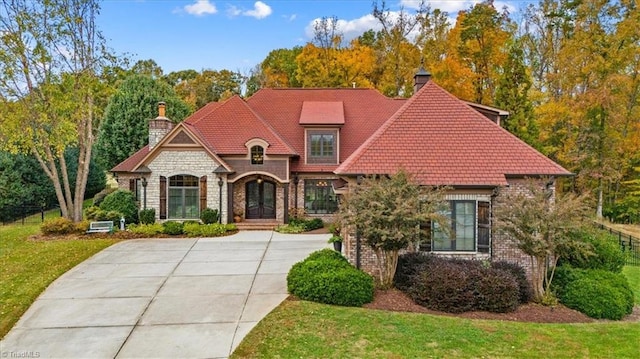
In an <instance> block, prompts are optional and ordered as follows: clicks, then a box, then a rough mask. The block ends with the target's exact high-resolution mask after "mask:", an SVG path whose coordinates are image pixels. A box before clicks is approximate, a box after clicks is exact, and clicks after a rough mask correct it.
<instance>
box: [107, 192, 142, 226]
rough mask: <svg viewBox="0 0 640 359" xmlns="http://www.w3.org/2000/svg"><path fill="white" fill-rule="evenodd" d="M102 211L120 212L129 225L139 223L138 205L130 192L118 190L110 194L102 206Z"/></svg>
mask: <svg viewBox="0 0 640 359" xmlns="http://www.w3.org/2000/svg"><path fill="white" fill-rule="evenodd" d="M100 209H101V210H103V211H116V212H120V213H121V214H122V215H123V216H124V220H125V221H126V222H127V223H138V205H137V203H136V198H135V196H134V195H133V193H131V192H130V191H125V190H117V191H115V192H113V193H111V194H109V195H108V196H107V197H105V199H104V201H102V203H101V204H100Z"/></svg>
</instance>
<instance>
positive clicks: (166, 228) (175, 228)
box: [162, 221, 184, 236]
mask: <svg viewBox="0 0 640 359" xmlns="http://www.w3.org/2000/svg"><path fill="white" fill-rule="evenodd" d="M162 228H163V230H162V231H163V232H164V234H169V235H172V236H175V235H180V234H183V233H184V225H183V224H182V223H181V222H175V221H167V222H164V223H162Z"/></svg>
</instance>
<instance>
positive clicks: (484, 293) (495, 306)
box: [473, 268, 520, 313]
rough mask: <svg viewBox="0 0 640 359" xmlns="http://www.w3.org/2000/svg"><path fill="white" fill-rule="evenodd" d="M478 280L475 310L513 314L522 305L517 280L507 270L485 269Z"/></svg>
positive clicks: (475, 292) (475, 285)
mask: <svg viewBox="0 0 640 359" xmlns="http://www.w3.org/2000/svg"><path fill="white" fill-rule="evenodd" d="M481 272H482V273H481V276H480V277H479V278H477V279H476V282H475V283H474V285H473V287H474V288H475V290H474V294H475V297H476V298H475V308H477V309H479V310H485V311H488V312H494V313H506V312H513V311H514V310H516V309H517V308H518V304H519V303H520V300H519V299H520V291H519V286H518V282H517V280H516V278H515V277H514V276H513V275H512V274H511V273H510V272H507V271H505V270H501V269H495V268H484V269H483V270H482V271H481Z"/></svg>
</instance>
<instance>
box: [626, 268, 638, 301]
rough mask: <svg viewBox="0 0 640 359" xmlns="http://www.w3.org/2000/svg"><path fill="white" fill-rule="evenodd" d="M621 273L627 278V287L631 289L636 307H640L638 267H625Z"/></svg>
mask: <svg viewBox="0 0 640 359" xmlns="http://www.w3.org/2000/svg"><path fill="white" fill-rule="evenodd" d="M622 273H624V275H625V276H626V277H627V280H628V281H629V285H631V289H633V295H634V296H635V303H636V305H640V267H639V266H625V267H624V268H622Z"/></svg>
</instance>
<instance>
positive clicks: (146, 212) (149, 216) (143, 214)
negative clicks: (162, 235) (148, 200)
mask: <svg viewBox="0 0 640 359" xmlns="http://www.w3.org/2000/svg"><path fill="white" fill-rule="evenodd" d="M138 217H140V223H142V224H153V223H156V210H155V209H154V208H147V209H143V210H141V211H140V213H139V214H138Z"/></svg>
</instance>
